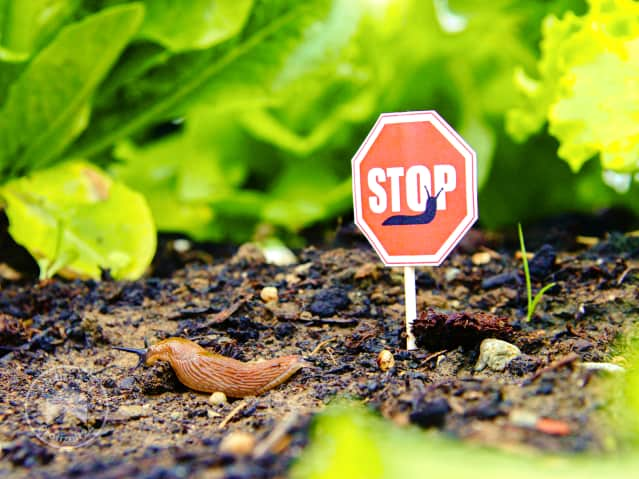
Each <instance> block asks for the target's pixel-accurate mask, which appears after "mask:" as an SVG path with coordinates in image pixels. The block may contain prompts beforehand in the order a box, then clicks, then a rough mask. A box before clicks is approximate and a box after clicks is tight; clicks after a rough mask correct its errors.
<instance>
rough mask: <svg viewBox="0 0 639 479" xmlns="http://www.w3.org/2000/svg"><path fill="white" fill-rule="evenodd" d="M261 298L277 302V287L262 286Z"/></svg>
mask: <svg viewBox="0 0 639 479" xmlns="http://www.w3.org/2000/svg"><path fill="white" fill-rule="evenodd" d="M260 298H262V301H264V302H265V303H277V300H278V299H279V298H278V295H277V288H276V287H275V286H265V287H264V288H262V291H260Z"/></svg>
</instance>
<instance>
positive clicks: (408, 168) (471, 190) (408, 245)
mask: <svg viewBox="0 0 639 479" xmlns="http://www.w3.org/2000/svg"><path fill="white" fill-rule="evenodd" d="M352 166H353V203H354V208H355V223H356V224H357V226H358V227H359V228H360V229H361V230H362V232H363V233H364V234H365V235H366V237H367V238H368V240H369V241H370V243H371V244H372V245H373V247H374V248H375V250H376V251H377V253H378V254H379V256H380V258H381V259H382V261H383V262H384V264H386V265H387V266H414V265H431V266H438V265H440V264H441V263H442V261H444V259H446V257H447V256H448V254H449V253H450V252H451V250H452V249H453V248H454V247H455V245H457V243H458V242H459V241H460V240H461V238H462V237H463V236H464V235H465V234H466V232H467V231H468V230H469V229H470V227H471V226H472V225H473V223H474V222H475V221H476V220H477V217H478V210H477V158H476V156H475V152H474V151H473V150H472V149H471V148H470V147H469V146H468V145H467V144H466V142H465V141H464V140H463V139H462V138H461V137H460V136H459V135H458V134H457V132H455V130H453V129H452V128H451V127H450V125H448V123H446V122H445V121H444V120H443V118H442V117H440V116H439V115H438V114H437V112H435V111H421V112H406V113H385V114H382V115H381V116H380V117H379V119H378V120H377V122H376V123H375V126H374V127H373V129H372V130H371V132H370V133H369V134H368V137H367V138H366V140H365V141H364V143H363V144H362V146H361V147H360V148H359V150H358V151H357V153H356V154H355V156H354V157H353V161H352Z"/></svg>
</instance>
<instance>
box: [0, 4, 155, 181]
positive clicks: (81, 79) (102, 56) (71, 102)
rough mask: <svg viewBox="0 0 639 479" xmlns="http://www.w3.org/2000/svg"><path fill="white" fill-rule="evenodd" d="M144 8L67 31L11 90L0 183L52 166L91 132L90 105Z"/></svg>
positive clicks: (1, 140) (0, 120)
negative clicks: (60, 155) (84, 133)
mask: <svg viewBox="0 0 639 479" xmlns="http://www.w3.org/2000/svg"><path fill="white" fill-rule="evenodd" d="M142 16H143V8H142V6H141V5H139V4H129V5H122V6H118V7H114V8H111V9H107V10H104V11H102V12H100V13H97V14H95V15H92V16H90V17H87V18H86V19H84V20H83V21H81V22H78V23H74V24H71V25H69V26H67V27H65V28H63V29H62V30H61V31H60V33H59V34H58V36H57V37H56V38H55V39H54V40H53V41H52V42H51V43H50V44H49V45H48V46H47V47H46V48H44V49H43V50H41V51H40V53H38V55H37V56H36V57H35V58H34V59H33V60H32V61H31V62H30V63H29V65H28V66H27V68H26V69H25V70H24V72H23V73H22V74H21V76H20V77H19V78H18V79H17V81H16V82H15V83H14V84H13V85H12V87H11V88H10V90H9V97H8V99H7V101H6V103H5V105H4V108H3V110H2V112H1V116H0V179H4V178H6V177H7V176H12V175H13V176H17V175H19V174H20V173H22V174H24V173H25V172H26V171H30V170H33V169H35V168H40V167H43V166H45V165H48V164H50V163H51V162H52V161H53V160H55V159H56V158H57V157H58V155H59V154H60V153H61V152H62V151H63V150H64V149H65V148H66V147H67V146H68V145H69V143H70V142H71V141H73V139H75V138H76V137H77V136H78V135H79V134H80V133H81V132H82V131H83V130H84V128H85V127H86V125H87V122H88V118H89V113H90V100H91V96H92V94H93V92H94V91H95V89H96V87H97V86H98V85H99V84H100V82H101V81H102V79H103V78H104V76H105V75H106V73H107V72H108V71H109V69H110V68H111V66H112V65H113V63H114V62H115V61H116V60H117V58H118V56H119V54H120V52H121V51H122V49H123V48H124V46H125V45H126V44H127V43H128V42H129V40H130V39H131V37H132V36H133V35H134V34H135V32H136V31H137V28H138V26H139V25H140V22H141V20H142Z"/></svg>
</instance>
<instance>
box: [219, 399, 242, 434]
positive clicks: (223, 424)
mask: <svg viewBox="0 0 639 479" xmlns="http://www.w3.org/2000/svg"><path fill="white" fill-rule="evenodd" d="M244 406H246V401H240V403H239V404H238V405H237V406H235V407H234V408H233V410H232V411H231V412H230V413H228V415H227V416H226V417H225V418H224V420H223V421H222V422H221V423H220V425H219V426H218V429H224V428H225V427H226V425H227V424H228V423H229V422H230V421H231V419H233V418H234V417H235V416H236V414H237V413H238V412H240V411H241V410H242V408H244Z"/></svg>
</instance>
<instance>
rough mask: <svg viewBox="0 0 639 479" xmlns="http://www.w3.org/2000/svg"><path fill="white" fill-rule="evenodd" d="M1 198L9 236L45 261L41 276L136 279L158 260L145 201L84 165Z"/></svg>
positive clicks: (58, 169) (24, 181) (26, 183)
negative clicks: (107, 274)
mask: <svg viewBox="0 0 639 479" xmlns="http://www.w3.org/2000/svg"><path fill="white" fill-rule="evenodd" d="M0 197H1V198H2V199H3V201H4V204H5V211H6V214H7V216H8V218H9V233H10V234H11V236H12V237H13V239H14V240H15V241H16V242H17V243H19V244H21V245H23V246H24V247H25V248H27V250H29V252H30V253H31V254H32V255H33V256H34V257H35V258H36V259H37V261H38V264H39V266H40V275H41V277H43V278H44V277H50V276H52V275H54V274H55V273H60V274H63V275H66V276H74V277H75V276H81V277H92V278H99V277H100V274H101V269H109V270H110V271H111V274H112V275H113V277H115V278H130V279H135V278H138V277H139V276H140V275H142V274H143V273H144V271H145V270H146V268H147V267H148V266H149V264H150V263H151V260H152V259H153V254H154V252H155V244H156V231H155V226H154V224H153V218H152V216H151V212H150V210H149V208H148V206H147V203H146V201H145V199H144V197H143V196H142V195H140V194H139V193H136V192H134V191H132V190H130V189H129V188H127V187H126V186H124V185H123V184H122V183H119V182H114V181H113V180H111V179H110V178H109V177H108V176H107V175H106V174H105V173H104V172H102V171H101V170H99V169H98V168H96V167H95V166H92V165H89V164H88V163H85V162H82V161H73V162H67V163H64V164H62V165H59V166H55V167H53V168H49V169H45V170H41V171H38V172H35V173H33V174H32V175H30V176H26V177H23V178H19V179H16V180H12V181H9V182H7V183H5V184H4V185H3V186H2V187H1V188H0Z"/></svg>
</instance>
